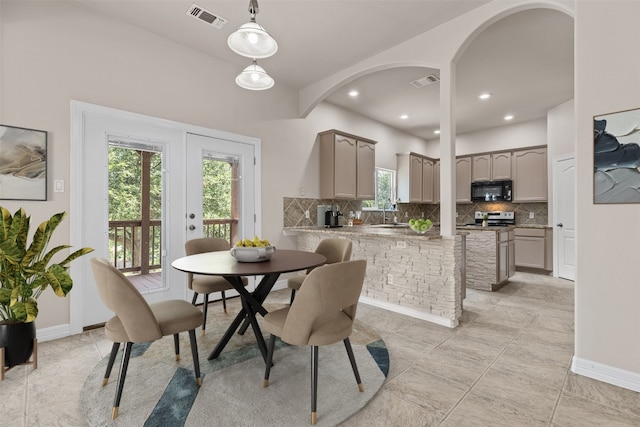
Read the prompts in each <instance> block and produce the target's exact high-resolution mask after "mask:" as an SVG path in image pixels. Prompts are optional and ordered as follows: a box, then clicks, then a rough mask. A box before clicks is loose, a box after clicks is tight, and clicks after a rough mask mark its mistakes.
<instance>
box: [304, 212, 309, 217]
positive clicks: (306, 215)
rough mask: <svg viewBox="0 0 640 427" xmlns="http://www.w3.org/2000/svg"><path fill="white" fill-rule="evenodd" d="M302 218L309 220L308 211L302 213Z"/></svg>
mask: <svg viewBox="0 0 640 427" xmlns="http://www.w3.org/2000/svg"><path fill="white" fill-rule="evenodd" d="M304 217H305V218H307V219H309V211H308V210H306V211H304Z"/></svg>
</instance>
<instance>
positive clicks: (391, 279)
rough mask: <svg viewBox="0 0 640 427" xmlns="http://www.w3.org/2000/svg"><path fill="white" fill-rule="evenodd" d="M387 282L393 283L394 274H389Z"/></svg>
mask: <svg viewBox="0 0 640 427" xmlns="http://www.w3.org/2000/svg"><path fill="white" fill-rule="evenodd" d="M387 284H389V285H393V274H391V273H389V274H387Z"/></svg>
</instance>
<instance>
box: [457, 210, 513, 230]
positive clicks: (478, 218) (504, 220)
mask: <svg viewBox="0 0 640 427" xmlns="http://www.w3.org/2000/svg"><path fill="white" fill-rule="evenodd" d="M485 215H486V216H487V226H488V227H505V226H508V225H515V223H516V219H515V218H516V217H515V214H514V212H483V211H476V212H475V214H474V219H475V222H474V223H473V224H467V225H475V226H482V221H483V219H484V217H485Z"/></svg>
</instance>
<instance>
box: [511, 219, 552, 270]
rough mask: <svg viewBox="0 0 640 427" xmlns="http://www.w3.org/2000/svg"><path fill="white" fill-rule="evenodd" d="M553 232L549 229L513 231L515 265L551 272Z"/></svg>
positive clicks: (520, 229) (519, 229)
mask: <svg viewBox="0 0 640 427" xmlns="http://www.w3.org/2000/svg"><path fill="white" fill-rule="evenodd" d="M552 233H553V231H552V230H551V228H520V227H519V228H516V229H515V251H516V257H515V265H516V266H517V267H527V268H536V269H540V270H547V271H551V270H553V257H552V255H553V253H552V250H553V246H552V245H553V239H552Z"/></svg>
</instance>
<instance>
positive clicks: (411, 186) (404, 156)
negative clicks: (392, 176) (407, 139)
mask: <svg viewBox="0 0 640 427" xmlns="http://www.w3.org/2000/svg"><path fill="white" fill-rule="evenodd" d="M396 156H397V159H396V160H397V172H396V173H397V180H398V199H400V201H401V202H404V203H406V202H410V203H433V201H434V198H433V195H434V193H433V189H434V182H433V175H434V164H435V161H434V160H433V159H430V158H428V157H424V156H421V155H420V154H416V153H398V154H396Z"/></svg>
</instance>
